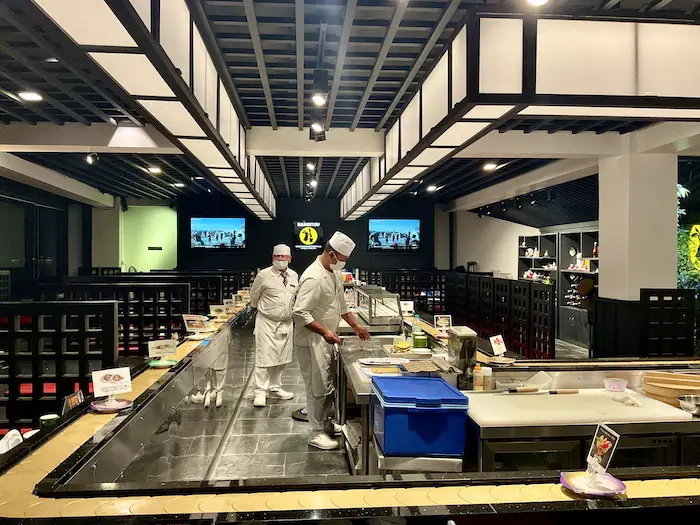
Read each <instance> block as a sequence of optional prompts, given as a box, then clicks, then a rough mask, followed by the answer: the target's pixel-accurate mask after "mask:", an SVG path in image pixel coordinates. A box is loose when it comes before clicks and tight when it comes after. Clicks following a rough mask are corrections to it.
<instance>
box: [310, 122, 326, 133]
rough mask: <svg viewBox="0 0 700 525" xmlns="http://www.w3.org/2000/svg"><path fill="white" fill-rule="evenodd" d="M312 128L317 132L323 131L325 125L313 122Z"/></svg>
mask: <svg viewBox="0 0 700 525" xmlns="http://www.w3.org/2000/svg"><path fill="white" fill-rule="evenodd" d="M311 129H312V130H314V132H316V133H321V132H322V131H323V125H322V124H321V123H320V122H313V123H312V124H311Z"/></svg>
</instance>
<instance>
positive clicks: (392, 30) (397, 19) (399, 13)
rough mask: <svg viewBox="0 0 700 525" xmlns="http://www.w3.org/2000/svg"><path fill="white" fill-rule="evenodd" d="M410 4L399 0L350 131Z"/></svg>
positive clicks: (360, 115)
mask: <svg viewBox="0 0 700 525" xmlns="http://www.w3.org/2000/svg"><path fill="white" fill-rule="evenodd" d="M408 4H409V2H408V1H405V2H399V3H398V4H397V6H396V9H395V10H394V16H393V17H392V19H391V25H390V26H389V29H388V30H387V32H386V36H385V37H384V42H383V43H382V47H381V48H380V50H379V55H377V60H376V62H375V63H374V69H372V74H371V75H370V77H369V80H368V81H367V87H366V88H365V92H364V94H363V95H362V100H360V105H359V106H358V108H357V113H356V114H355V118H354V119H353V121H352V124H350V131H355V128H357V125H358V124H359V123H360V119H361V118H362V112H363V111H364V110H365V106H366V105H367V101H368V100H369V97H370V95H371V94H372V89H374V84H375V82H376V81H377V77H378V76H379V72H380V71H381V70H382V66H383V65H384V60H385V59H386V56H387V54H388V53H389V49H390V48H391V43H392V42H393V41H394V37H395V36H396V33H397V31H398V30H399V26H400V25H401V19H402V18H403V15H404V13H406V9H407V8H408Z"/></svg>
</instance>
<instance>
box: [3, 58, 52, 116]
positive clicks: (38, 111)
mask: <svg viewBox="0 0 700 525" xmlns="http://www.w3.org/2000/svg"><path fill="white" fill-rule="evenodd" d="M0 75H2V72H1V71H0ZM0 93H2V94H3V95H5V96H6V97H7V98H8V99H9V100H11V101H12V102H15V103H16V104H19V105H20V106H22V107H23V108H24V109H26V110H27V111H29V112H30V113H34V114H35V115H38V116H40V117H43V118H45V119H46V120H48V121H50V122H53V123H54V124H58V125H59V126H63V124H64V122H63V121H62V120H61V119H59V118H57V117H54V116H53V115H51V114H50V113H48V112H47V111H46V110H44V109H42V108H41V107H40V106H38V105H37V103H36V102H25V101H23V100H22V99H20V98H19V97H18V96H17V95H16V94H15V93H10V92H9V91H7V90H5V89H2V88H0Z"/></svg>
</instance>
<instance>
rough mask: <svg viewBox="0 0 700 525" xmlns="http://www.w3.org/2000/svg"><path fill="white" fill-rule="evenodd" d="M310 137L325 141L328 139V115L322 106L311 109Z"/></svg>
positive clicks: (314, 139)
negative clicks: (326, 115) (324, 112)
mask: <svg viewBox="0 0 700 525" xmlns="http://www.w3.org/2000/svg"><path fill="white" fill-rule="evenodd" d="M309 138H310V139H311V140H313V141H315V142H323V141H324V140H326V117H325V115H324V114H323V111H322V110H321V109H320V108H314V109H312V110H311V126H310V127H309Z"/></svg>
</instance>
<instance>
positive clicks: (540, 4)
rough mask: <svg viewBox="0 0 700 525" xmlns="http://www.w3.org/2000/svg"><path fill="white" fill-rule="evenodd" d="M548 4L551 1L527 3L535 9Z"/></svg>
mask: <svg viewBox="0 0 700 525" xmlns="http://www.w3.org/2000/svg"><path fill="white" fill-rule="evenodd" d="M547 2H549V0H527V3H528V4H530V5H531V6H534V7H540V6H543V5H544V4H546V3H547Z"/></svg>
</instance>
